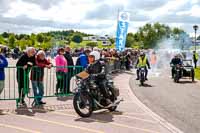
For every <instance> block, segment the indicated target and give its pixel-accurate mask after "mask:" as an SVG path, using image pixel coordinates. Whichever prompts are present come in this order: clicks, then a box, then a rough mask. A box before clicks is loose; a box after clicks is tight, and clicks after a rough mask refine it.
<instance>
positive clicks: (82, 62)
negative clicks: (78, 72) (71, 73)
mask: <svg viewBox="0 0 200 133" xmlns="http://www.w3.org/2000/svg"><path fill="white" fill-rule="evenodd" d="M89 53H90V50H85V51H84V52H82V53H81V54H80V55H79V57H78V59H77V61H76V66H82V67H83V68H84V69H85V68H87V66H88V63H89V61H88V56H89Z"/></svg>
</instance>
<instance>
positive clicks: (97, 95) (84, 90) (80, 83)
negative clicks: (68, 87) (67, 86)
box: [73, 71, 122, 117]
mask: <svg viewBox="0 0 200 133" xmlns="http://www.w3.org/2000/svg"><path fill="white" fill-rule="evenodd" d="M83 73H84V74H83ZM79 75H80V74H79ZM82 75H85V76H84V78H82V77H80V76H77V81H76V84H77V88H76V89H75V95H74V99H73V106H74V109H75V111H76V113H77V114H78V115H79V116H81V117H89V116H91V114H92V112H93V111H96V110H100V109H108V110H110V111H115V110H116V108H117V106H118V105H119V103H120V102H121V101H122V99H121V100H118V99H117V97H118V96H119V89H117V88H116V87H115V86H114V84H113V81H112V80H111V79H110V77H109V76H108V75H106V74H102V73H100V75H99V74H91V75H89V74H88V73H87V72H85V71H84V72H82ZM99 76H103V77H102V78H104V80H103V84H104V86H105V91H106V93H107V95H108V96H109V98H105V97H104V96H103V94H102V92H101V90H100V87H99V86H98V84H97V80H96V78H97V77H99ZM108 100H109V101H111V103H110V104H108V102H107V101H108Z"/></svg>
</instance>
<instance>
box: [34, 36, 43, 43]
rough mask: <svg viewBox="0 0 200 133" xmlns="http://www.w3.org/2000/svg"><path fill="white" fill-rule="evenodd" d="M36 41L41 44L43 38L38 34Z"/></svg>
mask: <svg viewBox="0 0 200 133" xmlns="http://www.w3.org/2000/svg"><path fill="white" fill-rule="evenodd" d="M36 39H37V41H38V42H39V43H42V42H43V41H44V36H43V35H42V34H38V35H37V36H36Z"/></svg>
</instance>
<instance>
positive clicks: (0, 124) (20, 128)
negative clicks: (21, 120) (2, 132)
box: [0, 123, 41, 133]
mask: <svg viewBox="0 0 200 133" xmlns="http://www.w3.org/2000/svg"><path fill="white" fill-rule="evenodd" d="M0 126H1V127H6V128H12V129H16V130H20V131H24V132H28V133H41V132H39V131H34V130H30V129H26V128H22V127H18V126H13V125H8V124H3V123H0Z"/></svg>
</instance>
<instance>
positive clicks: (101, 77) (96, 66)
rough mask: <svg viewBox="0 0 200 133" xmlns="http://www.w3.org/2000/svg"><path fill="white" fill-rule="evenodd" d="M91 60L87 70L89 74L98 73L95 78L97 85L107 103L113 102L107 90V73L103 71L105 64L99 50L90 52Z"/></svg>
mask: <svg viewBox="0 0 200 133" xmlns="http://www.w3.org/2000/svg"><path fill="white" fill-rule="evenodd" d="M89 62H90V64H89V65H88V67H87V69H86V71H87V72H88V73H89V74H96V77H95V80H96V83H97V85H98V86H99V87H100V91H101V93H102V94H103V97H104V98H105V99H106V102H107V104H111V103H112V102H111V101H110V99H109V96H108V95H107V91H106V85H105V82H104V81H105V73H102V67H103V65H102V64H101V62H100V53H99V52H98V51H92V52H91V53H90V54H89Z"/></svg>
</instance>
